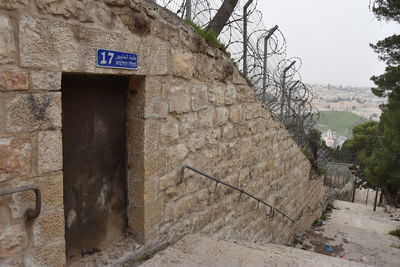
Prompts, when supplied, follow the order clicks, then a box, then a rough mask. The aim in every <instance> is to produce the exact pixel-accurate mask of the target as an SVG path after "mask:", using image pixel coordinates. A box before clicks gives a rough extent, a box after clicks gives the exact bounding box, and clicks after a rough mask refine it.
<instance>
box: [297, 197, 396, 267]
mask: <svg viewBox="0 0 400 267" xmlns="http://www.w3.org/2000/svg"><path fill="white" fill-rule="evenodd" d="M333 206H334V208H333V210H332V213H330V214H329V215H328V219H327V220H326V221H325V222H324V224H323V225H321V226H317V227H315V228H314V229H313V230H310V231H307V232H306V233H305V234H304V235H303V236H301V237H299V239H298V242H300V243H299V244H297V245H296V247H297V248H301V249H304V250H308V251H314V252H317V253H320V254H325V255H329V256H334V257H339V258H344V259H348V260H351V261H356V262H360V263H364V264H369V265H374V266H390V267H392V266H400V239H399V238H397V237H394V236H391V235H389V234H388V232H389V231H391V230H394V229H398V228H400V222H399V221H394V220H392V218H391V217H390V215H389V214H388V213H385V211H384V208H380V207H378V208H377V211H376V212H374V211H373V210H372V207H371V206H367V205H363V204H358V203H351V202H346V201H338V200H337V201H335V202H334V205H333Z"/></svg>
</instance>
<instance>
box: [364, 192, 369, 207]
mask: <svg viewBox="0 0 400 267" xmlns="http://www.w3.org/2000/svg"><path fill="white" fill-rule="evenodd" d="M368 194H369V188H368V189H367V197H366V198H365V205H368Z"/></svg>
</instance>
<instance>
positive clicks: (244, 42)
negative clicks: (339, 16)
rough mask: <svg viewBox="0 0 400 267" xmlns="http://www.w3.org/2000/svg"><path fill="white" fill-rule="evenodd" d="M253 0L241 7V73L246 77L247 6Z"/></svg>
mask: <svg viewBox="0 0 400 267" xmlns="http://www.w3.org/2000/svg"><path fill="white" fill-rule="evenodd" d="M252 2H253V0H249V1H247V3H246V4H245V5H244V7H243V75H244V77H246V78H247V8H248V7H249V6H250V4H251V3H252Z"/></svg>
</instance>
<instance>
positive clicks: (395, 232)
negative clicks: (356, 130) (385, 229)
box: [389, 229, 400, 238]
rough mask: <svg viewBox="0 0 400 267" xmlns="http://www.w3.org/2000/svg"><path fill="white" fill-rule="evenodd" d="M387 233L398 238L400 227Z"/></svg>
mask: <svg viewBox="0 0 400 267" xmlns="http://www.w3.org/2000/svg"><path fill="white" fill-rule="evenodd" d="M389 235H393V236H397V237H398V238H400V229H396V230H393V231H390V232H389Z"/></svg>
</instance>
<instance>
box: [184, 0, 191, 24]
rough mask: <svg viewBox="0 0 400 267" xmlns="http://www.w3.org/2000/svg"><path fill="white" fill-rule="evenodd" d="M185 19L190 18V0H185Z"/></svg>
mask: <svg viewBox="0 0 400 267" xmlns="http://www.w3.org/2000/svg"><path fill="white" fill-rule="evenodd" d="M185 18H186V20H192V0H186V16H185Z"/></svg>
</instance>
